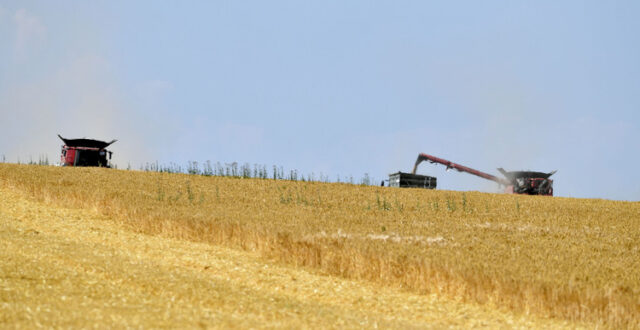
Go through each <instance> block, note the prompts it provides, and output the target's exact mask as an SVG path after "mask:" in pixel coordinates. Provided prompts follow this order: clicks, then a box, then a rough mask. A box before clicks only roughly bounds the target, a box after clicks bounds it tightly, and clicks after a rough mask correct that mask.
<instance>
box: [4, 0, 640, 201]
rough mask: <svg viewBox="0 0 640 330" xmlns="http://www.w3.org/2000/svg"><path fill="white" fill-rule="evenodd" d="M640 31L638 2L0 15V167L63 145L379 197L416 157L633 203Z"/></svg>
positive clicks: (120, 158)
mask: <svg viewBox="0 0 640 330" xmlns="http://www.w3.org/2000/svg"><path fill="white" fill-rule="evenodd" d="M638 17H640V3H639V2H636V1H616V2H595V1H594V2H585V1H563V2H560V3H559V2H557V1H536V2H531V3H528V4H522V3H505V2H493V1H485V2H467V3H460V2H444V1H443V2H441V3H440V4H434V3H430V2H422V1H415V2H411V1H409V2H402V3H398V2H375V3H372V2H370V1H351V2H344V1H328V2H317V3H308V2H289V1H284V2H280V1H269V2H263V1H255V2H241V1H232V2H212V1H201V2H188V3H183V2H164V1H163V2H152V1H136V2H128V1H105V2H76V1H60V2H50V1H26V2H25V1H3V2H2V3H1V4H0V44H2V45H4V46H3V47H0V159H1V157H2V155H4V156H5V157H6V159H7V161H10V162H16V161H17V160H18V159H20V160H21V161H23V162H24V161H28V160H29V158H30V157H32V158H33V159H38V158H39V157H40V156H47V157H48V158H49V160H50V161H57V160H58V158H59V149H60V145H61V141H59V139H58V138H57V136H56V135H57V134H61V135H62V136H64V137H67V138H81V137H87V138H94V139H101V140H111V139H118V142H117V143H115V144H114V145H113V146H112V147H111V150H113V151H114V156H113V157H114V158H113V160H114V162H115V163H116V164H117V165H118V166H119V167H120V168H125V167H127V166H128V165H129V164H130V165H131V166H132V167H133V168H139V166H140V165H141V164H144V163H146V162H155V161H158V162H160V163H165V164H167V163H169V162H173V163H177V164H181V165H184V164H186V163H187V161H189V160H194V161H200V162H202V161H206V160H211V161H220V162H222V163H230V162H238V163H245V162H246V163H250V164H255V163H258V164H266V165H279V166H280V165H281V166H284V167H285V168H290V169H297V170H299V171H301V172H303V173H311V172H313V173H315V174H316V175H319V174H320V173H321V172H322V173H323V174H324V175H328V176H329V177H330V178H331V179H334V178H336V177H337V176H340V177H341V178H345V177H348V176H350V175H353V176H354V177H356V178H360V177H362V175H363V174H364V173H369V175H371V176H373V177H375V178H376V179H378V180H381V179H384V178H386V175H387V174H388V173H391V172H396V171H398V170H402V171H410V170H411V167H412V165H413V162H414V160H415V158H416V156H417V155H418V153H420V152H425V153H429V154H433V155H436V156H439V157H442V158H446V159H449V160H451V161H454V162H457V163H460V164H463V165H466V166H469V167H473V168H476V169H479V170H482V171H486V172H489V173H491V174H495V175H498V172H497V171H496V168H497V167H504V168H505V169H507V170H525V169H530V170H536V171H543V172H549V171H552V170H558V172H557V173H556V174H555V175H554V176H553V178H554V179H555V184H554V187H555V194H556V195H559V196H571V197H594V198H607V199H620V200H633V201H638V200H640V172H639V171H637V167H638V166H637V164H638V162H639V161H640V159H639V158H640V156H638V154H639V153H640V152H639V151H640V97H638V95H639V92H640V34H639V33H638V31H640V22H639V20H638V19H637V18H638ZM418 172H419V173H422V174H428V175H434V176H437V177H438V184H439V188H441V189H454V190H481V191H496V190H497V187H496V185H495V184H493V183H492V182H489V181H486V180H483V179H480V178H476V177H473V176H471V175H467V174H463V173H457V172H445V170H444V168H443V167H442V166H435V165H431V164H427V163H423V164H421V166H420V167H419V169H418Z"/></svg>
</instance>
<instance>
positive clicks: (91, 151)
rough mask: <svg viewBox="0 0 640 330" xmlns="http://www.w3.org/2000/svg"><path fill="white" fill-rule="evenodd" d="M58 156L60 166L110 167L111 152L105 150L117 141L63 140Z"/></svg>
mask: <svg viewBox="0 0 640 330" xmlns="http://www.w3.org/2000/svg"><path fill="white" fill-rule="evenodd" d="M58 137H59V138H60V139H61V140H62V142H64V145H63V146H62V150H61V155H60V165H61V166H98V167H111V164H110V160H111V155H112V154H113V152H111V151H109V150H107V149H106V148H107V147H108V146H110V145H112V144H113V143H114V142H116V141H117V140H113V141H111V142H104V141H98V140H91V139H65V138H63V137H62V136H60V135H59V134H58Z"/></svg>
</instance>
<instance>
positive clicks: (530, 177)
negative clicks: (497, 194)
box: [411, 154, 556, 196]
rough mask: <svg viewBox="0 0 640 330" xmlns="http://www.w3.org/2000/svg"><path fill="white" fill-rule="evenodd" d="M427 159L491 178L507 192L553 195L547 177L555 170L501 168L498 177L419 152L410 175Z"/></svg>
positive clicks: (459, 170) (448, 167)
mask: <svg viewBox="0 0 640 330" xmlns="http://www.w3.org/2000/svg"><path fill="white" fill-rule="evenodd" d="M425 160H426V161H429V162H430V163H437V164H442V165H444V166H446V167H447V170H449V169H452V168H453V169H455V170H457V171H458V172H466V173H469V174H472V175H475V176H478V177H481V178H483V179H487V180H491V181H493V182H496V183H498V184H499V185H500V186H503V187H504V191H505V192H506V193H509V194H520V195H543V196H553V180H551V179H549V177H550V176H552V175H553V174H554V173H556V171H552V172H549V173H543V172H532V171H513V172H507V171H505V170H504V169H502V168H499V169H498V171H499V172H500V173H502V175H504V177H505V178H499V177H497V176H495V175H491V174H488V173H485V172H482V171H478V170H474V169H472V168H469V167H466V166H463V165H460V164H456V163H454V162H451V161H448V160H446V159H442V158H438V157H435V156H431V155H427V154H419V155H418V159H416V163H415V165H414V166H413V171H412V173H411V174H412V175H416V170H417V169H418V165H419V164H420V163H422V162H423V161H425Z"/></svg>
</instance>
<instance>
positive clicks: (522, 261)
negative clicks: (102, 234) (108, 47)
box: [0, 164, 640, 327]
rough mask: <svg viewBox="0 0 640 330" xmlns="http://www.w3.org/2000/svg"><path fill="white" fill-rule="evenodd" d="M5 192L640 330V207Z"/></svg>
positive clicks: (267, 194)
mask: <svg viewBox="0 0 640 330" xmlns="http://www.w3.org/2000/svg"><path fill="white" fill-rule="evenodd" d="M0 186H1V187H3V188H4V191H5V192H6V191H9V190H10V191H19V192H22V193H24V194H26V196H29V197H30V198H33V199H34V201H36V202H38V203H43V204H39V205H48V207H52V208H59V207H60V206H63V205H64V206H69V207H72V208H75V209H83V210H84V212H91V213H92V214H96V215H99V216H100V217H104V218H107V219H110V221H111V222H114V223H116V224H117V225H118V226H121V227H124V228H128V229H129V230H133V231H135V232H137V233H144V234H152V235H160V236H161V237H163V238H162V239H166V238H173V239H176V240H175V241H171V242H183V240H188V241H191V242H201V243H214V244H217V245H223V246H226V247H230V248H235V249H236V250H237V249H242V250H244V251H247V252H255V253H257V254H258V255H261V256H262V257H266V258H268V259H269V260H272V261H277V262H284V263H285V264H287V265H289V266H278V267H283V269H289V270H292V271H294V270H295V271H302V270H301V269H307V270H312V271H316V272H320V273H321V274H326V275H339V276H340V277H341V278H347V279H354V280H366V281H368V282H369V283H372V284H371V285H376V286H378V284H384V287H386V288H385V289H384V290H392V291H393V292H400V291H407V293H404V294H408V295H410V293H408V292H412V293H413V294H421V295H420V296H412V297H420V298H421V299H427V298H429V297H440V298H443V297H444V298H446V301H449V302H451V301H456V302H458V303H462V304H465V306H477V305H478V304H479V305H481V306H483V307H482V308H490V309H491V310H496V312H497V311H498V310H509V311H511V312H512V313H515V314H514V315H519V314H522V313H524V314H529V315H532V316H531V317H534V318H535V319H536V320H540V319H543V318H549V317H551V318H554V319H556V320H561V322H564V321H569V322H571V323H570V326H576V325H577V324H578V323H575V322H584V324H591V325H604V326H607V327H638V326H640V258H638V257H637V255H638V252H640V245H639V244H640V226H639V225H640V203H629V202H615V201H604V200H585V199H582V200H580V199H568V198H549V197H539V196H531V197H530V196H511V195H495V194H484V193H475V192H467V193H462V192H448V191H427V190H417V189H390V188H380V187H360V186H353V185H345V184H327V183H313V182H312V183H305V182H287V181H274V180H265V179H250V180H246V179H234V178H220V177H203V176H188V175H178V174H163V173H141V172H129V171H116V170H106V169H98V168H94V169H86V168H84V169H83V168H54V167H41V166H19V165H10V164H0ZM3 199H4V197H3ZM105 222H109V221H105ZM78 227H81V226H80V225H79V224H78ZM7 230H9V229H7ZM11 230H13V229H11ZM36 230H37V229H36ZM37 231H39V232H40V230H37ZM132 235H133V234H132ZM140 237H147V236H140ZM149 239H153V238H149ZM157 239H160V238H157ZM77 243H78V242H77ZM7 244H11V243H7ZM15 244H17V243H15ZM87 244H89V243H87ZM182 244H187V243H184V242H183V243H182ZM189 244H195V243H189ZM194 246H201V247H203V249H209V250H208V251H214V250H216V249H222V248H221V247H218V246H212V245H198V244H195V245H194ZM79 250H83V251H85V252H86V249H79ZM118 250H119V249H117V248H115V247H112V251H118ZM164 250H165V251H171V250H172V249H169V248H166V249H164ZM224 251H227V250H224ZM228 251H232V250H228ZM87 253H88V252H87ZM114 253H115V252H114ZM123 253H125V252H123ZM233 253H240V252H237V251H235V252H233ZM203 254H206V253H203ZM212 254H213V253H212ZM241 254H242V253H241ZM242 255H246V256H251V255H253V254H242ZM146 256H147V255H145V257H146ZM209 257H211V256H209ZM78 258H81V260H86V259H91V258H89V257H88V256H87V257H82V256H78ZM156 258H157V259H158V260H161V259H162V258H161V256H156ZM144 259H145V258H142V259H140V260H144ZM189 260H190V262H196V261H197V262H200V261H198V260H199V257H197V258H196V257H194V258H191V259H189ZM255 260H257V259H255ZM261 260H262V259H261ZM158 262H160V261H158ZM255 262H262V261H255ZM174 266H175V265H174ZM175 267H176V268H174V270H175V271H176V272H177V271H180V268H182V267H178V266H175ZM287 267H289V268H287ZM300 267H303V268H300ZM187 268H188V267H185V269H187ZM5 269H6V268H5ZM122 271H123V272H124V270H122ZM141 271H142V270H141ZM184 271H185V272H186V271H187V270H184ZM3 272H5V271H4V270H3ZM123 276H125V275H123ZM314 276H317V275H314ZM322 278H324V277H322ZM331 279H332V280H334V281H344V280H342V279H341V280H338V279H335V278H331ZM237 283H242V282H237ZM348 283H356V282H348ZM357 283H360V282H357ZM105 285H106V284H105ZM238 285H240V284H238ZM359 285H364V284H359ZM249 287H251V285H249ZM372 287H373V286H372ZM185 290H187V291H189V292H192V293H193V294H194V295H195V294H198V292H199V291H198V290H195V289H188V288H185ZM397 290H400V291H397ZM234 292H235V291H234ZM194 299H197V298H194ZM238 299H240V298H238ZM336 299H337V298H336ZM403 299H404V298H403ZM338 309H340V310H342V308H341V307H340V308H338ZM377 313H378V312H372V314H371V315H377ZM225 315H226V314H225ZM347 315H348V314H344V315H343V316H344V317H345V318H346V316H347ZM349 315H355V314H349ZM452 315H455V313H454V314H452ZM221 317H222V316H221ZM381 317H382V316H381ZM276 318H278V319H280V316H278V317H276ZM340 319H342V318H340ZM358 319H359V320H361V318H358ZM562 320H564V321H562ZM426 322H427V323H428V322H429V321H426ZM379 324H382V323H379ZM247 325H250V324H247ZM274 325H278V324H274ZM288 325H290V326H296V324H288ZM353 325H355V323H354V324H353ZM369 325H370V324H369ZM388 325H389V326H399V327H404V326H405V325H407V324H400V323H398V324H388ZM414 325H415V324H414ZM453 325H455V323H453ZM458 325H461V324H458ZM467 325H471V324H467ZM362 326H366V325H365V324H363V325H362Z"/></svg>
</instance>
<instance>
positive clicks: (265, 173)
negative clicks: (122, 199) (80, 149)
mask: <svg viewBox="0 0 640 330" xmlns="http://www.w3.org/2000/svg"><path fill="white" fill-rule="evenodd" d="M0 163H7V161H6V158H5V156H4V155H2V156H0ZM17 164H26V165H42V166H49V165H57V164H55V163H52V162H50V161H49V157H48V156H46V155H40V156H39V157H38V159H33V157H29V160H27V161H26V162H23V161H21V160H20V158H18V159H17ZM113 168H115V169H117V168H118V167H117V166H116V165H114V166H113ZM138 169H139V170H140V171H143V172H159V173H183V174H191V175H202V176H220V177H233V178H244V179H273V180H288V181H302V182H305V181H306V182H325V183H329V182H337V183H349V184H358V185H364V186H372V185H377V184H378V181H377V180H376V179H375V178H374V177H372V176H370V175H369V173H365V174H364V175H363V176H362V177H361V178H359V179H356V178H354V177H353V176H352V175H350V176H346V177H340V175H337V176H336V177H335V179H333V180H332V179H331V178H330V177H329V175H326V174H324V173H319V174H316V173H314V172H311V173H307V174H304V173H302V172H300V171H298V170H295V169H290V170H285V169H284V167H282V166H276V165H272V166H267V165H264V164H253V165H251V164H249V163H244V164H239V163H238V162H231V163H220V162H212V161H210V160H207V161H205V162H201V163H200V162H197V161H188V162H187V164H186V166H183V165H179V164H176V163H169V164H161V163H159V162H157V161H156V162H147V163H144V164H142V165H140V166H139V168H138ZM126 170H128V171H131V170H133V167H132V166H131V164H128V165H127V167H126ZM381 182H383V181H381Z"/></svg>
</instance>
